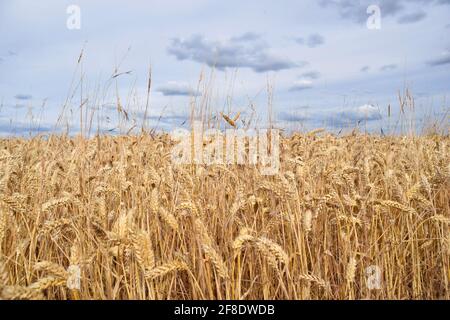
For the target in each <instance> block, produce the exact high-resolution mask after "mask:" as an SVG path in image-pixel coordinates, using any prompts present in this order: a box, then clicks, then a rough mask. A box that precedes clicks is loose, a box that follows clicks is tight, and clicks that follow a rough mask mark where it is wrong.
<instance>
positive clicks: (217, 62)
mask: <svg viewBox="0 0 450 320" xmlns="http://www.w3.org/2000/svg"><path fill="white" fill-rule="evenodd" d="M242 37H244V38H247V39H250V38H252V40H248V41H241V39H237V38H233V39H230V40H229V41H226V42H220V41H210V40H207V39H205V38H204V37H203V36H201V35H193V36H191V37H190V38H188V39H179V38H175V39H172V42H171V43H170V45H169V47H168V48H167V51H168V53H169V54H172V55H174V56H175V57H176V58H177V59H178V60H192V61H196V62H199V63H206V64H207V65H209V66H211V67H213V66H214V67H216V68H217V69H219V70H224V69H225V68H250V69H252V70H253V71H255V72H265V71H279V70H284V69H292V68H295V67H300V66H301V64H298V63H294V62H292V61H290V60H288V59H286V58H282V57H277V56H274V55H271V54H270V53H269V46H268V45H267V43H265V41H263V40H262V39H260V37H255V36H254V35H249V34H247V35H245V34H244V35H243V36H241V38H242Z"/></svg>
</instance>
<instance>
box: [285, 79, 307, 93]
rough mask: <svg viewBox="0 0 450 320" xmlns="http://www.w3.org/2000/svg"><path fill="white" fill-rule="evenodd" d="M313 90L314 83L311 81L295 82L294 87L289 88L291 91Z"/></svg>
mask: <svg viewBox="0 0 450 320" xmlns="http://www.w3.org/2000/svg"><path fill="white" fill-rule="evenodd" d="M308 89H312V83H311V81H309V80H301V81H296V82H294V85H293V86H291V87H290V88H289V91H291V92H292V91H304V90H308Z"/></svg>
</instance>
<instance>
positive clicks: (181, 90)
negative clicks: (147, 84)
mask: <svg viewBox="0 0 450 320" xmlns="http://www.w3.org/2000/svg"><path fill="white" fill-rule="evenodd" d="M156 91H158V92H161V93H162V94H163V95H165V96H200V95H201V93H200V92H198V91H197V90H194V89H192V88H191V87H190V86H189V85H188V84H185V83H178V82H169V83H167V84H165V85H163V86H160V87H158V88H157V90H156Z"/></svg>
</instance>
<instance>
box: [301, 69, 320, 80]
mask: <svg viewBox="0 0 450 320" xmlns="http://www.w3.org/2000/svg"><path fill="white" fill-rule="evenodd" d="M320 76H321V75H320V72H318V71H310V72H305V73H302V74H301V75H300V78H303V79H310V80H317V79H319V78H320Z"/></svg>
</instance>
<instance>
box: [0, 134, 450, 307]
mask: <svg viewBox="0 0 450 320" xmlns="http://www.w3.org/2000/svg"><path fill="white" fill-rule="evenodd" d="M449 142H450V140H449V138H448V136H438V135H429V136H425V135H424V136H418V137H402V136H386V137H379V136H375V135H365V134H361V133H352V134H349V135H345V136H339V137H338V136H336V135H333V134H331V133H327V132H317V131H316V132H311V133H305V134H300V133H298V134H293V135H292V136H289V137H287V136H286V137H282V138H281V170H280V171H279V174H278V175H275V176H263V175H261V174H260V171H259V170H258V168H256V167H254V166H244V165H241V166H238V165H235V166H225V165H215V166H203V165H184V166H174V165H172V163H171V161H170V150H171V147H172V142H171V141H170V139H169V137H168V136H167V135H165V134H158V135H150V134H140V135H136V136H131V135H128V136H115V137H114V136H99V137H95V138H90V139H87V138H82V137H67V136H56V135H54V136H48V137H34V138H30V139H22V138H9V139H2V140H0V149H1V150H0V194H1V197H0V298H1V299H449V298H450V291H449V277H450V235H449V223H450V204H449V182H450V167H449V163H450V161H449V160H450V159H449V150H448V147H449ZM74 269H75V270H79V271H80V279H79V281H80V283H79V284H80V286H79V287H78V288H73V287H70V286H68V285H67V284H68V279H69V277H70V275H71V270H74ZM374 270H375V271H377V272H378V273H377V275H378V276H379V277H378V278H377V280H378V282H377V283H376V285H375V287H374V286H371V285H370V284H371V281H372V280H373V278H371V276H373V274H370V272H372V271H374ZM372 284H373V283H372Z"/></svg>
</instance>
